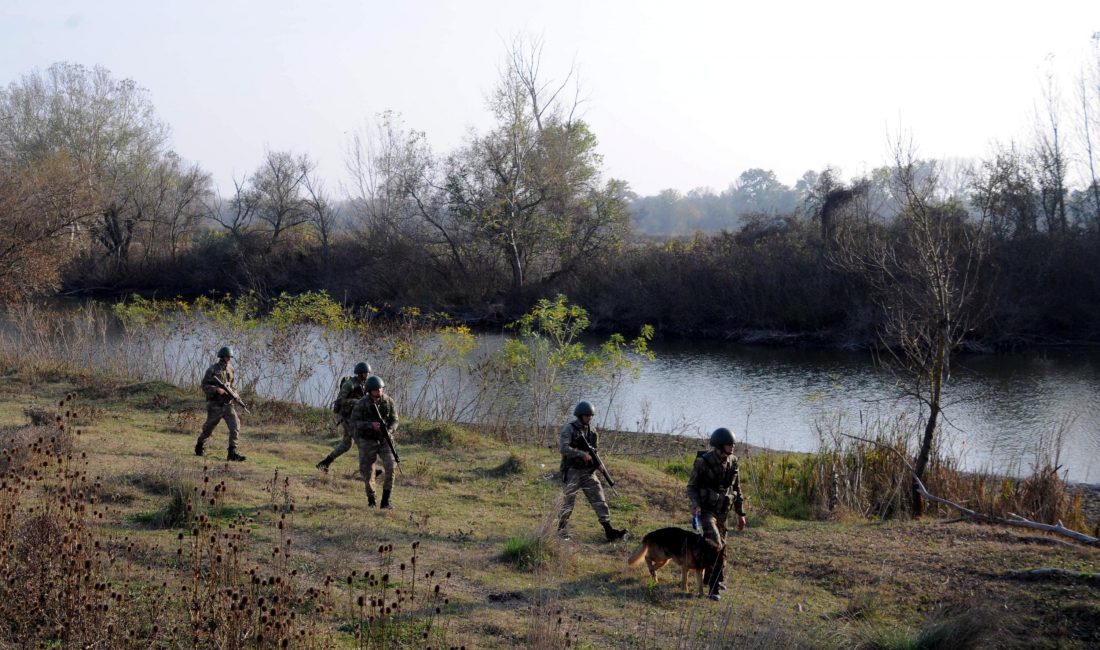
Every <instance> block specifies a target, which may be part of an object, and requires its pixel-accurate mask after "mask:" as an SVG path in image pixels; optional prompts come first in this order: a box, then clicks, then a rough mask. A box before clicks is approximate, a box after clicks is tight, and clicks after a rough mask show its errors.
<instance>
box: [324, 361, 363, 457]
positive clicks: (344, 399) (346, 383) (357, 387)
mask: <svg viewBox="0 0 1100 650" xmlns="http://www.w3.org/2000/svg"><path fill="white" fill-rule="evenodd" d="M369 374H370V364H369V363H367V362H365V361H360V362H359V363H357V364H355V376H353V377H345V378H344V379H343V381H341V382H340V392H339V393H337V395H336V401H335V402H333V403H332V410H333V411H335V412H336V417H338V418H339V419H340V428H341V429H343V431H344V435H343V437H342V438H341V439H340V442H338V443H337V444H336V446H335V447H333V448H332V451H330V452H329V454H328V456H325V457H324V458H323V459H322V460H321V462H319V463H317V469H319V470H321V471H323V472H326V473H327V472H328V467H329V465H331V464H332V461H334V460H336V459H337V458H339V457H340V456H341V455H342V454H343V453H344V452H346V451H347V450H349V449H351V440H352V437H353V434H354V432H353V431H352V429H351V410H352V409H353V408H355V403H356V402H358V401H359V400H360V399H362V398H363V397H365V396H366V394H367V375H369Z"/></svg>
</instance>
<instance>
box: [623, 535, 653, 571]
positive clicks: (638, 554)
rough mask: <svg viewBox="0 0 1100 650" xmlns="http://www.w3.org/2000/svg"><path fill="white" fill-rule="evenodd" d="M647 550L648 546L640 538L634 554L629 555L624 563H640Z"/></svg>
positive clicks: (631, 564)
mask: <svg viewBox="0 0 1100 650" xmlns="http://www.w3.org/2000/svg"><path fill="white" fill-rule="evenodd" d="M648 552H649V546H648V545H647V544H646V543H645V540H642V543H641V544H640V545H638V550H636V551H634V555H631V556H630V559H629V560H627V561H626V563H627V564H628V565H630V566H634V565H636V564H640V563H641V562H642V560H644V559H645V556H646V553H648Z"/></svg>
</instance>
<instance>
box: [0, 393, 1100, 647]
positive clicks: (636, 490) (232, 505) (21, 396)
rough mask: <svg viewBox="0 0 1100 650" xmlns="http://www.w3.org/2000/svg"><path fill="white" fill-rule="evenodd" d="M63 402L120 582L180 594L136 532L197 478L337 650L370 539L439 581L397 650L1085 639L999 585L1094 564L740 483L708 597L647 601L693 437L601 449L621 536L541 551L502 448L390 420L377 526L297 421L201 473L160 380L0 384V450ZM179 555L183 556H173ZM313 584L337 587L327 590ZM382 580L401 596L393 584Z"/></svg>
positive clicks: (541, 506) (514, 456) (1066, 550)
mask: <svg viewBox="0 0 1100 650" xmlns="http://www.w3.org/2000/svg"><path fill="white" fill-rule="evenodd" d="M69 393H75V395H76V397H75V399H74V400H73V401H72V402H71V403H70V405H69V406H67V407H66V410H69V411H71V412H72V414H73V417H74V420H73V421H74V422H76V423H78V424H79V427H80V429H81V433H80V435H79V436H77V437H76V438H74V443H73V444H74V452H76V453H77V454H86V455H87V460H86V462H87V470H88V472H89V474H90V475H92V476H97V477H100V478H99V479H98V480H99V484H100V487H99V488H97V490H96V494H98V495H99V496H100V498H101V500H102V502H104V503H106V504H107V506H106V515H105V516H104V519H103V520H102V522H101V523H99V524H97V526H96V529H97V531H98V532H97V534H98V535H100V536H101V537H103V538H104V539H107V538H112V539H116V540H118V539H122V538H124V537H125V538H127V539H128V540H130V541H129V543H130V544H132V545H134V548H135V550H133V551H132V552H131V553H130V556H129V559H128V560H127V562H128V564H127V566H129V567H130V568H128V569H127V570H128V571H130V572H131V575H132V576H150V577H149V578H148V579H150V580H152V579H153V577H152V576H155V580H156V581H157V584H159V581H160V580H165V581H167V582H168V583H169V584H170V590H169V591H170V594H182V592H181V591H179V589H180V588H181V586H184V585H186V584H187V582H188V580H190V574H189V573H186V572H185V573H184V574H180V573H178V572H177V571H176V570H175V569H173V568H172V567H175V566H177V561H176V560H175V559H174V558H175V557H176V554H177V551H178V549H179V548H180V547H181V543H180V542H178V541H177V535H178V533H180V532H185V531H186V530H187V529H186V528H185V529H184V530H183V531H181V530H180V529H178V528H175V527H171V526H167V525H165V524H163V523H157V522H158V521H161V522H163V519H162V518H161V519H158V517H160V516H161V514H163V513H164V512H165V511H166V510H165V509H166V508H168V507H169V505H170V500H171V497H170V495H169V492H168V491H166V490H165V489H164V488H163V487H162V486H164V485H165V484H166V483H167V484H171V483H172V482H173V481H175V482H177V483H180V484H190V483H189V481H194V482H195V483H196V484H198V485H202V481H203V476H204V475H206V476H209V477H210V480H211V484H214V483H218V484H224V486H225V488H224V492H223V494H224V496H223V497H221V498H222V502H221V503H220V504H219V505H218V506H217V508H216V509H214V510H213V511H211V512H210V515H211V517H212V521H214V522H215V523H217V525H218V526H219V527H220V528H221V529H222V530H226V528H225V527H226V526H228V525H229V523H230V522H232V521H233V520H234V518H235V517H236V516H245V517H247V518H248V520H249V521H251V523H250V524H248V528H249V529H250V530H251V531H252V533H251V535H252V541H251V542H250V543H248V544H247V545H245V546H244V547H242V549H241V555H242V560H241V567H242V576H243V577H245V578H247V576H248V573H247V567H249V566H252V565H255V566H258V567H260V568H261V571H275V570H279V568H280V566H283V563H284V562H289V564H287V565H286V566H290V567H294V568H295V574H294V575H293V577H290V574H289V573H287V574H286V575H287V576H288V577H287V578H286V579H287V580H293V582H294V584H295V585H296V586H298V587H300V588H301V589H302V590H305V589H310V588H313V589H318V590H321V589H328V590H332V591H333V593H334V596H333V598H332V600H333V603H334V605H333V608H332V610H331V611H326V612H325V613H323V614H318V615H317V617H316V621H315V623H316V626H317V628H316V629H318V630H320V631H321V632H322V634H320V636H318V638H319V639H322V640H324V639H328V641H325V642H324V643H330V642H331V645H334V646H338V647H353V646H354V645H355V640H354V638H353V636H352V634H351V631H353V630H354V629H355V628H354V626H353V625H352V626H350V627H349V624H350V623H351V622H352V621H353V620H355V612H354V610H355V605H354V600H353V599H354V595H353V594H352V595H348V593H347V592H348V590H347V589H346V588H345V587H341V586H340V585H342V584H344V577H345V576H349V574H350V572H351V571H358V572H359V573H360V574H362V573H363V572H365V571H372V572H376V571H381V570H388V571H390V572H391V579H392V580H394V581H399V579H398V578H397V577H395V576H397V575H398V573H399V569H398V568H397V563H398V561H395V560H392V559H390V560H387V559H386V557H383V556H380V555H379V553H378V549H379V548H380V546H385V545H387V544H393V545H394V547H395V548H396V549H397V551H395V553H397V554H399V555H398V556H399V557H400V554H401V553H403V551H401V549H406V551H404V552H408V550H409V549H411V548H414V547H413V545H414V544H416V545H417V547H418V548H419V550H418V551H416V553H418V554H419V565H418V569H417V570H418V571H423V572H424V573H425V574H427V573H428V572H432V571H434V572H435V575H436V576H437V577H438V576H442V575H445V574H447V573H449V574H450V577H449V578H446V579H440V580H438V581H439V582H441V583H442V587H441V589H442V590H443V591H444V592H445V593H446V594H447V602H446V603H445V604H443V603H442V602H441V603H440V604H439V605H438V606H439V607H440V610H439V614H438V615H433V614H432V611H433V610H431V609H430V608H429V609H425V608H424V607H423V606H421V605H416V606H409V607H408V609H407V610H406V611H404V612H403V613H402V614H401V615H399V616H394V617H393V619H392V620H393V623H394V625H395V626H396V627H395V629H396V628H400V629H401V630H403V631H404V633H411V631H413V630H420V631H424V630H426V629H428V628H427V627H426V625H427V623H426V621H427V620H428V618H429V617H432V616H434V618H432V621H433V622H432V624H431V626H430V632H429V636H430V643H429V642H427V641H416V638H417V637H416V634H415V633H413V634H412V635H411V636H405V637H402V638H405V639H406V641H405V642H403V645H405V646H408V647H426V646H427V645H443V644H447V645H463V644H464V645H466V647H478V648H512V647H531V648H551V647H563V646H564V645H565V643H566V639H568V640H569V642H570V645H571V647H582V648H583V647H588V648H605V647H617V648H665V647H731V646H735V647H744V648H777V647H778V648H810V647H813V648H853V647H898V646H897V645H896V644H895V645H889V644H887V645H883V643H885V641H884V640H886V639H891V638H894V639H897V638H917V637H918V636H919V635H921V634H924V635H926V636H928V635H932V634H935V633H936V630H943V629H945V627H946V628H948V629H951V630H954V631H956V632H960V633H961V632H967V633H968V634H971V635H973V637H974V638H975V639H977V641H976V642H974V643H973V644H970V645H965V644H964V645H956V646H952V647H994V646H996V647H1004V648H1016V647H1018V648H1023V647H1028V648H1034V647H1050V648H1055V647H1059V648H1085V647H1090V646H1092V645H1095V644H1096V643H1100V606H1098V605H1097V601H1096V599H1095V597H1094V596H1095V589H1096V586H1095V582H1090V581H1088V580H1085V579H1082V580H1074V579H1067V578H1057V579H1050V580H1040V581H1038V582H1030V581H1029V582H1024V581H1021V580H1020V579H1017V578H1014V577H1011V576H1012V575H1014V574H1012V572H1014V571H1027V570H1030V569H1034V568H1043V567H1053V568H1061V569H1067V570H1070V571H1073V572H1075V573H1077V574H1083V573H1096V572H1098V571H1100V555H1098V552H1097V551H1096V550H1095V549H1088V548H1083V547H1080V546H1074V545H1070V544H1067V543H1065V542H1064V541H1062V540H1059V539H1057V538H1054V537H1049V536H1045V535H1039V534H1035V533H1033V532H1029V531H1021V530H1008V529H1000V528H993V527H988V526H978V525H973V524H967V523H961V522H956V523H949V522H947V521H941V520H931V519H930V520H924V521H919V522H880V521H865V520H862V519H853V518H850V517H842V518H839V519H837V520H834V521H828V522H814V521H796V520H790V519H785V518H783V517H779V516H776V515H775V514H774V513H764V512H761V511H760V510H759V508H758V507H757V506H756V505H755V501H754V496H753V494H752V493H751V482H748V483H747V486H746V487H747V489H748V491H749V495H748V496H749V527H748V528H747V529H746V530H745V531H743V532H741V533H734V534H733V535H732V537H731V548H732V549H733V553H732V558H731V567H730V570H729V571H728V583H729V587H730V589H729V590H728V591H727V592H725V597H724V599H723V600H722V601H721V602H719V603H712V602H710V601H707V600H701V599H697V598H692V597H687V596H685V595H683V594H681V593H679V592H678V590H677V589H676V587H675V582H676V581H677V577H676V576H677V575H678V571H676V569H675V568H674V567H673V566H672V565H670V566H669V567H666V568H665V569H664V570H662V572H661V573H660V576H661V581H660V583H658V584H652V582H651V581H650V580H649V579H648V576H647V574H646V572H645V570H644V568H639V567H628V566H627V565H626V558H627V557H628V556H629V555H630V553H631V552H632V551H633V550H634V548H635V546H636V545H637V542H638V537H639V536H640V535H641V534H644V533H645V532H646V531H648V530H652V529H655V528H659V527H662V526H669V525H679V526H686V520H687V516H686V507H685V504H684V497H683V485H684V478H683V475H682V473H683V471H684V465H685V464H686V463H688V462H690V459H691V457H693V455H694V454H693V453H691V452H692V451H693V450H694V449H695V448H698V444H699V441H698V440H696V439H692V438H678V439H675V440H672V439H670V440H669V441H668V442H667V444H669V445H675V448H671V447H667V446H666V447H661V448H655V447H652V446H650V444H651V443H650V444H647V443H648V442H649V441H650V440H652V439H653V438H643V437H640V436H637V435H626V434H622V435H614V434H613V435H609V437H608V440H607V444H608V447H606V449H607V450H608V452H607V454H608V455H607V458H608V460H609V462H610V463H611V465H612V471H613V473H614V477H615V479H616V488H615V490H614V491H613V492H610V493H609V498H610V505H611V509H612V513H613V518H614V519H613V521H614V522H615V524H616V525H622V526H626V527H628V528H630V529H631V530H632V532H633V538H632V539H629V540H627V541H624V542H616V543H613V544H608V543H606V542H605V541H603V539H602V531H601V530H600V529H599V527H598V525H597V523H596V521H595V517H594V516H593V515H592V512H591V511H590V509H589V508H588V507H587V504H585V503H584V502H583V499H581V500H579V502H578V504H577V509H576V512H575V513H574V516H573V533H574V536H573V541H572V542H570V543H559V542H557V541H556V540H555V539H554V537H553V535H552V534H545V533H547V531H548V530H549V529H552V528H553V521H554V513H555V512H556V510H555V508H556V506H555V499H556V498H557V496H558V495H559V493H560V489H561V488H560V483H559V482H558V481H557V478H556V475H557V466H558V456H557V453H556V451H555V450H554V449H552V448H548V447H549V444H548V443H549V441H545V442H544V443H542V444H531V445H509V444H504V443H502V442H500V440H499V439H498V438H494V437H489V436H485V435H481V434H478V433H475V432H472V431H469V430H465V429H462V428H459V427H456V426H451V425H439V424H431V423H411V422H410V423H406V424H405V425H403V426H402V430H401V431H400V432H399V435H398V446H399V450H400V452H401V458H402V464H401V471H400V473H399V474H398V477H397V484H396V488H395V491H394V501H395V504H396V508H397V509H396V510H395V511H393V512H381V511H378V510H376V509H369V508H367V506H366V503H365V499H364V498H363V497H362V484H361V482H360V481H359V480H358V479H357V477H356V476H355V461H354V457H353V456H354V451H353V452H351V453H349V454H347V455H345V456H343V457H341V458H340V459H338V460H337V461H336V463H335V464H334V465H333V471H332V472H331V473H330V474H328V475H325V474H321V473H319V472H318V471H317V470H316V469H314V467H313V465H314V463H316V462H317V460H318V459H320V458H321V457H322V456H324V454H325V453H327V451H328V450H329V449H330V447H331V444H332V443H334V442H335V438H334V437H333V436H332V435H331V433H330V432H329V431H328V430H327V429H326V428H324V427H323V426H319V422H320V421H319V420H318V419H317V413H316V412H315V411H314V410H311V409H306V408H304V407H296V406H292V405H285V404H281V403H278V402H259V403H257V404H253V405H252V406H253V411H254V412H255V416H252V417H248V416H246V417H245V418H244V441H245V442H244V445H243V447H242V450H243V451H244V453H246V454H247V455H248V456H249V460H248V461H247V462H245V463H241V464H233V465H228V464H225V463H224V461H221V460H220V458H219V457H218V456H216V454H219V453H220V449H219V447H220V446H221V445H222V444H224V441H225V437H224V428H219V430H218V431H217V432H216V433H215V436H214V438H213V439H212V441H211V444H210V445H209V448H210V449H211V450H212V452H211V457H210V458H207V459H200V458H196V457H194V456H193V455H192V454H191V448H192V447H193V444H194V437H195V435H196V433H197V427H198V424H199V422H200V420H201V416H202V409H201V404H200V403H198V400H197V399H196V396H195V394H194V391H190V390H181V389H178V388H176V387H173V386H169V385H167V384H161V383H141V384H133V383H126V382H122V381H110V380H104V379H102V378H90V377H89V378H86V379H81V378H75V379H71V378H64V377H57V378H53V379H48V378H45V379H40V380H37V381H34V380H28V379H26V378H21V377H19V376H16V375H8V376H5V377H3V378H0V427H2V430H3V432H4V435H5V436H7V437H8V438H9V439H10V437H11V436H12V435H13V433H14V432H16V431H20V430H25V428H26V426H27V424H28V416H27V415H26V414H25V411H26V410H27V409H28V408H29V407H30V408H38V409H44V410H48V409H50V408H54V405H56V404H57V403H58V402H59V400H61V399H62V398H63V397H64V395H66V394H69ZM632 441H633V442H634V444H633V445H632V444H631V443H632ZM749 453H756V452H755V451H752V452H749ZM204 468H205V470H204ZM287 503H291V504H293V512H292V513H287V514H286V518H285V519H282V521H283V522H284V523H285V525H286V529H285V530H283V529H282V528H279V527H277V526H276V524H278V523H279V521H280V515H278V514H273V510H272V509H273V507H276V510H277V509H278V506H285V505H286V504H287ZM283 512H284V513H285V512H286V511H285V510H283ZM277 528H278V530H276V529H277ZM280 531H282V532H280ZM281 536H286V537H287V538H288V539H293V546H288V547H289V548H292V552H291V553H290V556H289V558H288V560H281V559H280V558H278V556H276V558H275V559H273V557H272V555H271V542H273V541H278V540H279V539H281V538H282V537H281ZM190 544H191V543H190V542H187V543H186V544H185V545H184V546H183V548H184V550H183V552H184V553H190V552H191V551H190V550H189V549H190V548H191V546H190ZM524 549H526V551H527V553H526V554H525V553H524V552H522V551H524ZM387 561H390V562H392V564H391V565H388V569H387V568H386V567H387V565H386V564H385V563H386V562H387ZM401 561H407V560H401ZM288 570H289V569H288ZM401 575H405V573H401ZM327 576H332V577H333V578H335V579H336V582H335V583H329V584H327V585H326V577H327ZM437 579H438V578H437ZM349 580H351V579H350V578H349ZM400 580H401V581H403V582H404V583H405V587H406V588H407V587H409V586H410V585H409V584H408V583H407V580H408V577H406V578H402V579H400ZM352 582H355V581H352ZM355 584H358V583H357V582H355ZM352 591H354V589H353V590H352ZM349 599H351V600H350V603H351V604H350V606H349V605H348V603H349ZM184 600H185V599H184V598H183V596H182V595H173V596H172V597H171V598H169V599H168V603H167V604H166V605H165V609H164V611H163V612H160V613H159V617H160V618H162V619H163V620H164V621H165V624H164V626H163V627H162V634H167V632H166V631H164V630H167V629H168V628H169V627H170V626H169V625H168V622H169V621H172V620H177V621H179V625H180V629H181V630H184V629H188V624H187V622H186V619H187V617H186V613H185V608H184V607H183V601H184ZM7 633H8V634H10V633H11V630H10V629H9V630H8V632H7ZM717 639H721V640H720V641H717ZM8 641H11V639H8ZM868 644H870V645H868ZM876 644H877V645H876ZM318 645H319V647H325V645H324V644H323V643H320V642H319V644H318ZM395 645H396V644H395ZM118 647H121V646H118ZM929 647H947V646H943V645H940V646H929Z"/></svg>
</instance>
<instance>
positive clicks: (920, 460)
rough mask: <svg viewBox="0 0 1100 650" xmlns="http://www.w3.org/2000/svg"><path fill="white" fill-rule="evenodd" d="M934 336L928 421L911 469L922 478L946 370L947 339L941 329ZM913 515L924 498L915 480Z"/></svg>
mask: <svg viewBox="0 0 1100 650" xmlns="http://www.w3.org/2000/svg"><path fill="white" fill-rule="evenodd" d="M940 334H941V335H940V336H937V337H936V350H935V353H934V354H933V357H932V368H931V372H930V373H929V374H930V378H929V383H930V384H931V385H930V386H929V390H928V421H927V422H926V423H925V425H924V437H923V438H922V439H921V443H920V451H919V453H918V454H917V465H916V467H915V468H914V469H913V475H914V476H915V477H916V478H918V479H920V480H921V481H923V480H924V470H925V468H926V467H927V466H928V459H929V457H931V455H932V442H933V440H934V439H935V435H936V425H937V424H938V422H939V417H940V410H941V408H940V396H941V394H942V391H943V376H944V373H945V372H946V370H947V354H948V351H947V341H946V339H945V335H944V333H943V330H940ZM912 496H913V499H912V500H913V516H914V517H921V516H923V515H924V499H923V498H922V497H921V493H920V489H919V487H918V483H917V481H914V482H913V495H912Z"/></svg>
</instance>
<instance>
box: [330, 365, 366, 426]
mask: <svg viewBox="0 0 1100 650" xmlns="http://www.w3.org/2000/svg"><path fill="white" fill-rule="evenodd" d="M366 394H367V380H366V379H364V380H363V381H359V378H358V377H356V376H355V375H352V376H351V377H344V378H343V379H342V380H341V381H340V392H339V393H337V394H336V401H335V402H333V403H332V410H333V411H334V412H335V413H336V414H337V415H339V416H340V417H341V418H343V419H345V420H347V419H349V418H350V417H351V410H352V409H353V408H355V403H356V402H358V401H359V400H360V399H362V398H363V397H365V396H366Z"/></svg>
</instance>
